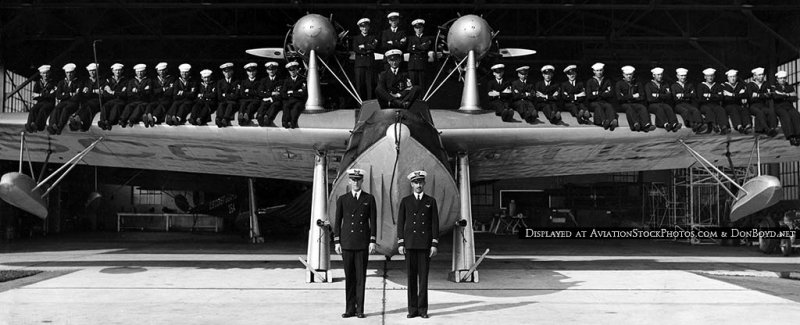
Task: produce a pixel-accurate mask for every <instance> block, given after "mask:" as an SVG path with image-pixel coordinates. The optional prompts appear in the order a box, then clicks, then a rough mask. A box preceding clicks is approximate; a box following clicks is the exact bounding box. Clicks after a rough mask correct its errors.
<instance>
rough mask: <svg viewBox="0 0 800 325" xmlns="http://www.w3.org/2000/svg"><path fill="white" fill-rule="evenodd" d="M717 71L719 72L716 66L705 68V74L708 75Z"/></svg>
mask: <svg viewBox="0 0 800 325" xmlns="http://www.w3.org/2000/svg"><path fill="white" fill-rule="evenodd" d="M715 73H717V69H714V68H708V69H705V70H703V75H706V76H711V75H714V74H715Z"/></svg>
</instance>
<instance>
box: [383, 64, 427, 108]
mask: <svg viewBox="0 0 800 325" xmlns="http://www.w3.org/2000/svg"><path fill="white" fill-rule="evenodd" d="M384 57H385V58H386V60H387V61H388V62H389V66H388V67H387V68H386V71H383V72H381V74H380V75H378V86H377V87H376V88H375V93H377V94H378V99H379V101H380V104H381V107H384V108H409V107H410V106H411V104H413V103H414V101H415V100H417V96H419V92H420V87H419V86H415V85H413V84H412V83H411V78H409V77H408V73H406V72H404V71H402V69H401V68H400V61H402V60H403V51H400V50H389V51H386V53H385V55H384Z"/></svg>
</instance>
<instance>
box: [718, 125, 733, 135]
mask: <svg viewBox="0 0 800 325" xmlns="http://www.w3.org/2000/svg"><path fill="white" fill-rule="evenodd" d="M728 133H731V128H729V127H727V126H725V127H723V128H722V129H720V130H719V134H722V135H725V134H728Z"/></svg>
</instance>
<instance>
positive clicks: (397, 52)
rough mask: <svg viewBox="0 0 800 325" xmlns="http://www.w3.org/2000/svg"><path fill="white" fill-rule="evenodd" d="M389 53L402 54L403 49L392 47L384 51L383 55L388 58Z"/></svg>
mask: <svg viewBox="0 0 800 325" xmlns="http://www.w3.org/2000/svg"><path fill="white" fill-rule="evenodd" d="M390 55H403V51H400V50H398V49H392V50H388V51H386V53H385V54H384V55H383V56H384V57H386V58H389V56H390Z"/></svg>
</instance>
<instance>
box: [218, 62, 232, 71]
mask: <svg viewBox="0 0 800 325" xmlns="http://www.w3.org/2000/svg"><path fill="white" fill-rule="evenodd" d="M219 68H220V69H222V70H225V69H233V63H230V62H225V63H223V64H222V65H220V66H219Z"/></svg>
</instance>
